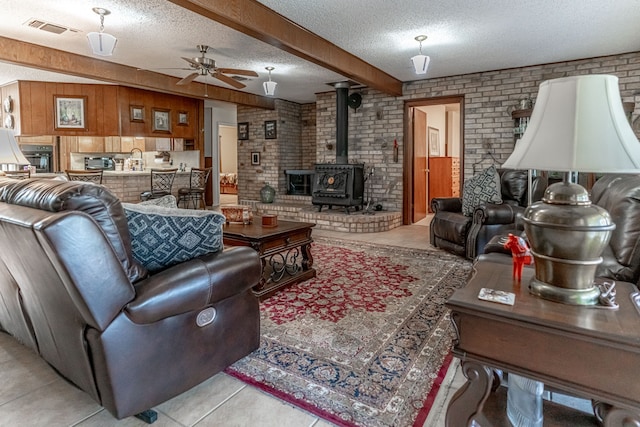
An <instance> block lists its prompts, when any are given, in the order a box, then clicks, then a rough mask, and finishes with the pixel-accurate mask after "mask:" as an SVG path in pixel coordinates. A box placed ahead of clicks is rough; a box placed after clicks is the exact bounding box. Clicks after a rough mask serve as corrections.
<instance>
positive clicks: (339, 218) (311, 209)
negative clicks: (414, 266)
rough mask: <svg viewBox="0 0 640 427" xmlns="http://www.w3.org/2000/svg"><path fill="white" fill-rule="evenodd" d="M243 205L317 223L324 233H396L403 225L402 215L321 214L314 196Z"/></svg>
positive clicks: (261, 212) (260, 212) (341, 211)
mask: <svg viewBox="0 0 640 427" xmlns="http://www.w3.org/2000/svg"><path fill="white" fill-rule="evenodd" d="M240 203H241V204H244V205H251V207H252V209H253V211H254V212H256V213H257V214H258V215H264V214H270V215H277V216H278V219H280V220H285V221H287V220H288V221H302V222H311V223H314V224H316V228H318V229H321V230H332V231H342V232H348V233H378V232H381V231H388V230H392V229H394V228H396V227H399V226H401V225H402V212H399V211H398V212H392V211H385V210H383V211H372V212H371V213H372V214H363V212H362V211H355V210H354V209H351V213H349V214H347V213H345V211H344V207H335V208H334V209H331V210H330V209H328V208H327V207H324V208H323V209H322V212H318V207H317V206H313V205H312V204H311V197H310V196H288V195H286V196H285V195H277V196H276V201H275V202H274V203H260V202H255V201H248V200H242V201H240Z"/></svg>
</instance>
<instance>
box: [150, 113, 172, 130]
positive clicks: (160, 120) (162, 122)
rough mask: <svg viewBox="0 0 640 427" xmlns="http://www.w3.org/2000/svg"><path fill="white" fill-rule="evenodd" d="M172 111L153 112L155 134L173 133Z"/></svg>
mask: <svg viewBox="0 0 640 427" xmlns="http://www.w3.org/2000/svg"><path fill="white" fill-rule="evenodd" d="M169 113H170V110H161V109H158V108H154V110H153V131H154V132H171V116H170V115H169Z"/></svg>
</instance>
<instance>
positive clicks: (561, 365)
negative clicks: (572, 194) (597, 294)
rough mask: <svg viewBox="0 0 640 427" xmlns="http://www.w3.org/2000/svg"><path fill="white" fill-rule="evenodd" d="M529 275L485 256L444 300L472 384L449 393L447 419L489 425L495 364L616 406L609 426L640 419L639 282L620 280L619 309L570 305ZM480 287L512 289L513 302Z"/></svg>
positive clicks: (632, 423) (458, 352) (452, 426)
mask: <svg viewBox="0 0 640 427" xmlns="http://www.w3.org/2000/svg"><path fill="white" fill-rule="evenodd" d="M532 276H533V269H531V268H525V271H524V272H523V276H522V283H521V284H518V283H517V282H515V281H514V280H513V279H512V272H511V265H510V263H497V262H490V261H486V260H480V261H477V262H476V264H475V267H474V273H473V275H472V278H471V279H470V281H469V283H468V284H467V286H466V287H464V288H463V289H460V290H458V291H456V292H455V293H454V294H453V296H452V297H451V298H450V299H449V301H447V303H446V305H447V307H449V308H450V309H451V310H452V312H451V317H452V321H453V322H454V325H455V328H456V332H457V339H456V341H455V342H454V350H453V351H454V354H455V356H456V357H458V358H460V359H461V361H462V370H463V373H464V375H465V377H466V378H467V382H466V383H465V385H464V386H463V387H461V388H460V390H458V392H456V394H455V395H454V396H453V398H452V399H451V402H450V404H449V407H448V409H447V415H446V425H447V426H450V427H460V426H467V425H470V423H471V422H472V420H476V421H478V422H479V423H480V424H481V425H482V426H483V427H484V426H485V425H486V423H483V421H485V422H486V417H485V415H486V414H483V407H484V404H485V402H486V401H487V398H488V397H489V395H490V394H491V390H492V386H493V385H494V384H493V383H494V381H495V379H494V378H495V375H494V368H497V369H502V370H504V371H507V372H513V373H516V374H520V375H523V376H525V377H529V378H532V379H535V380H538V381H542V382H543V383H544V384H545V385H549V386H552V387H555V388H557V389H559V390H565V391H568V392H569V393H571V394H574V395H577V396H582V397H585V398H591V399H594V400H596V401H599V402H605V403H608V404H611V405H612V406H613V409H612V410H611V411H610V412H609V415H608V416H607V418H606V420H605V422H604V425H605V426H623V425H624V426H627V425H629V426H638V425H640V375H639V374H638V372H639V370H640V312H639V311H638V309H637V308H636V306H635V304H634V303H633V301H632V294H633V293H634V292H638V290H637V288H636V287H635V286H634V285H632V284H630V283H624V282H617V285H616V289H617V302H618V303H619V305H620V307H619V309H617V310H611V309H604V308H594V307H584V306H571V305H567V304H561V303H557V302H552V301H547V300H544V299H541V298H538V297H536V296H533V295H531V294H529V291H528V283H529V281H530V279H531V277H532ZM481 288H491V289H496V290H503V291H508V292H513V293H515V294H516V301H515V305H513V306H509V305H503V304H498V303H494V302H487V301H482V300H479V299H478V293H479V292H480V289H481ZM545 403H546V402H545Z"/></svg>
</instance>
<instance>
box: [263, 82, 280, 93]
mask: <svg viewBox="0 0 640 427" xmlns="http://www.w3.org/2000/svg"><path fill="white" fill-rule="evenodd" d="M277 85H278V83H276V82H273V81H271V80H269V81H266V82H264V83H263V84H262V86H263V87H264V93H265V95H275V93H276V86H277Z"/></svg>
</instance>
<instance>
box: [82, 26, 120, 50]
mask: <svg viewBox="0 0 640 427" xmlns="http://www.w3.org/2000/svg"><path fill="white" fill-rule="evenodd" d="M87 39H89V45H90V46H91V50H93V54H94V55H100V56H111V55H113V49H115V47H116V42H117V41H118V39H117V38H115V37H114V36H112V35H111V34H107V33H96V32H92V33H89V34H87Z"/></svg>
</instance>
